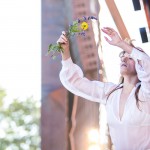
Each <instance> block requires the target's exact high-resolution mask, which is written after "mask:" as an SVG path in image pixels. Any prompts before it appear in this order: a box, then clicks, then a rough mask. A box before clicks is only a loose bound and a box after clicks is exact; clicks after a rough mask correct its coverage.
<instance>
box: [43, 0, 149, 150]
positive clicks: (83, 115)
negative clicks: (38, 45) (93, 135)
mask: <svg viewBox="0 0 150 150" xmlns="http://www.w3.org/2000/svg"><path fill="white" fill-rule="evenodd" d="M142 2H143V5H144V10H145V15H146V17H147V23H148V27H149V28H150V19H149V18H150V17H149V11H150V7H149V2H148V1H146V0H143V1H142ZM105 3H106V4H107V7H108V9H109V11H110V13H111V16H112V18H113V20H114V22H115V24H116V27H117V29H118V31H119V33H120V35H121V37H122V38H126V37H128V38H130V35H129V33H128V29H127V28H126V26H125V24H124V22H123V19H122V17H121V15H120V13H119V11H118V8H117V6H116V4H115V1H114V0H105ZM100 4H101V0H82V1H81V0H43V1H42V107H41V139H42V141H41V149H42V150H83V149H84V150H88V149H89V148H91V147H92V146H95V147H97V148H101V149H102V150H103V149H106V148H107V149H112V144H111V139H110V137H109V132H107V133H108V135H106V136H107V138H108V143H107V144H106V145H100V143H99V141H101V139H99V141H90V140H89V138H88V133H89V131H91V130H93V129H96V130H99V116H100V114H99V113H100V110H99V104H98V103H94V102H90V101H87V100H85V99H83V98H81V97H78V96H75V95H73V94H72V93H70V92H68V91H67V90H66V89H65V88H64V87H63V86H62V84H61V82H60V80H59V72H60V70H61V56H58V57H57V58H56V59H55V60H53V59H51V58H50V56H48V57H47V56H45V55H46V53H47V49H48V46H49V44H50V43H55V42H56V41H57V39H58V37H59V36H60V34H61V31H63V30H66V29H67V27H68V25H69V24H70V23H71V22H72V21H73V20H74V19H77V18H81V17H83V16H89V15H90V16H91V15H93V16H96V17H99V13H100V8H101V7H103V6H101V5H100ZM133 4H134V1H133ZM139 5H141V4H140V3H139ZM133 6H134V5H133ZM134 8H135V9H136V10H137V9H140V7H139V6H138V7H137V6H136V7H134ZM95 24H96V26H94V25H93V24H92V23H90V28H89V29H88V31H87V32H86V37H85V38H82V37H77V38H76V37H74V38H72V39H71V40H70V43H71V44H70V48H71V55H72V58H73V61H74V62H75V63H76V64H78V65H79V66H80V67H81V68H82V70H83V72H84V75H85V77H87V78H88V79H90V80H99V81H104V77H105V68H104V62H103V57H102V46H101V45H100V44H101V34H100V22H95ZM94 33H98V34H97V39H98V40H97V42H96V40H95V38H94V37H95V34H94ZM144 33H145V32H144ZM144 33H143V30H140V34H141V38H142V40H143V37H142V36H144ZM148 34H149V33H147V34H146V35H148ZM144 42H145V41H143V43H144ZM147 42H148V41H147ZM98 51H100V53H99V54H100V56H98ZM105 78H106V77H105Z"/></svg>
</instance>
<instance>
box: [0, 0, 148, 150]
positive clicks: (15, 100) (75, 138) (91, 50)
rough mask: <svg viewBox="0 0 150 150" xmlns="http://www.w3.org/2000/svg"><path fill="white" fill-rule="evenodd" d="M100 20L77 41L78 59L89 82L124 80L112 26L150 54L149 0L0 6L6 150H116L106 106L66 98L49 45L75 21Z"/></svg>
mask: <svg viewBox="0 0 150 150" xmlns="http://www.w3.org/2000/svg"><path fill="white" fill-rule="evenodd" d="M83 16H86V17H88V16H95V17H97V18H98V21H91V22H89V29H88V30H87V31H86V36H85V37H84V38H83V37H79V36H78V37H72V38H71V39H70V43H71V44H70V49H71V55H72V58H73V61H74V62H75V63H76V64H78V65H79V66H80V67H81V68H82V70H83V72H84V75H85V76H86V77H87V78H89V79H90V80H99V81H103V82H114V83H118V81H119V77H120V74H119V63H120V60H119V57H118V55H119V52H120V49H119V48H116V47H113V46H110V45H108V44H107V43H106V42H105V40H104V35H103V33H101V30H100V29H101V28H103V27H105V26H109V27H112V28H114V29H115V30H116V31H118V32H119V34H120V36H121V37H122V38H123V39H125V38H130V39H135V41H134V42H133V44H134V45H135V46H137V47H141V48H143V49H144V50H145V51H146V53H148V54H149V55H150V51H149V48H150V2H149V1H148V0H122V1H119V0H42V1H40V0H26V1H20V0H13V1H11V0H5V1H2V0H1V1H0V150H40V149H41V150H83V149H84V150H111V149H115V148H114V147H113V145H112V143H111V138H110V136H109V129H108V127H107V121H106V112H105V108H104V106H102V105H100V104H98V103H94V102H90V101H86V100H85V99H83V98H81V97H77V96H75V95H73V94H72V93H70V92H68V91H67V90H66V89H65V88H64V87H63V86H62V84H61V82H60V80H59V72H60V70H61V56H60V55H58V56H57V57H56V59H55V60H53V59H52V58H51V57H50V55H49V56H46V53H47V50H48V46H49V44H50V43H56V41H57V39H58V38H59V36H60V34H61V32H62V31H63V30H65V31H67V29H68V25H69V24H71V23H72V21H73V20H76V19H78V18H82V17H83Z"/></svg>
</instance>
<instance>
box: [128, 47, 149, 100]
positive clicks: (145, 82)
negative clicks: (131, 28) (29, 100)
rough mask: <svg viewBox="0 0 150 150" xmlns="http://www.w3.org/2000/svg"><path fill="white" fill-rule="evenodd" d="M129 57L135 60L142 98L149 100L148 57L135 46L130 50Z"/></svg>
mask: <svg viewBox="0 0 150 150" xmlns="http://www.w3.org/2000/svg"><path fill="white" fill-rule="evenodd" d="M131 57H132V58H133V59H134V61H135V68H136V71H137V75H138V78H139V80H140V81H141V88H140V93H141V95H142V100H144V101H145V100H150V57H149V56H148V55H147V54H146V53H145V52H141V51H139V50H137V49H135V48H133V50H132V53H131Z"/></svg>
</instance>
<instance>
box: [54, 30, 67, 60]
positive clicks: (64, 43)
mask: <svg viewBox="0 0 150 150" xmlns="http://www.w3.org/2000/svg"><path fill="white" fill-rule="evenodd" d="M57 44H60V45H61V47H62V48H63V52H61V55H62V59H63V60H66V59H68V58H69V57H70V50H69V40H68V38H67V36H66V33H65V31H62V34H61V36H60V37H59V39H58V40H57Z"/></svg>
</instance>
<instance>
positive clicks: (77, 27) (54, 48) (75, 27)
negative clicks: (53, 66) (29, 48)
mask: <svg viewBox="0 0 150 150" xmlns="http://www.w3.org/2000/svg"><path fill="white" fill-rule="evenodd" d="M92 19H94V20H97V18H96V17H94V16H88V17H85V16H83V18H80V19H78V20H75V21H73V23H72V24H71V25H70V26H69V28H68V31H67V32H66V36H67V38H69V37H70V36H74V35H75V34H78V35H81V36H85V30H86V29H87V28H88V23H87V22H88V21H89V20H92ZM83 23H84V24H83ZM82 26H83V27H82ZM51 52H52V55H51V57H52V58H55V57H56V56H55V55H56V53H60V52H63V48H62V47H61V45H60V44H50V45H49V48H48V52H47V55H48V54H50V53H51Z"/></svg>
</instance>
